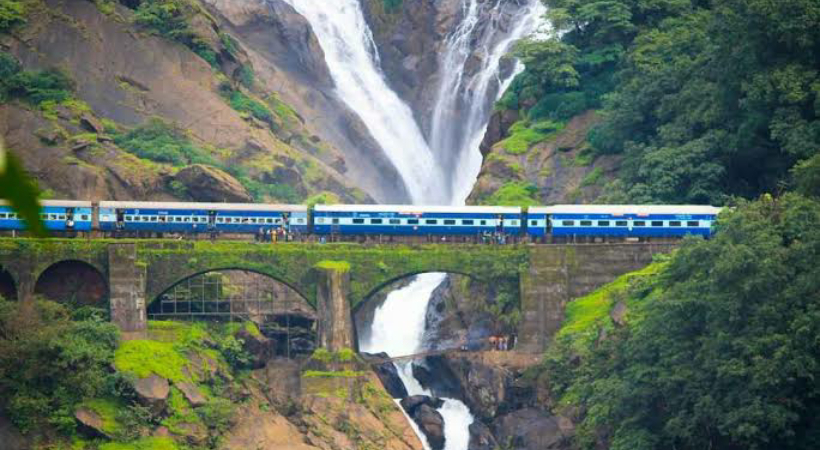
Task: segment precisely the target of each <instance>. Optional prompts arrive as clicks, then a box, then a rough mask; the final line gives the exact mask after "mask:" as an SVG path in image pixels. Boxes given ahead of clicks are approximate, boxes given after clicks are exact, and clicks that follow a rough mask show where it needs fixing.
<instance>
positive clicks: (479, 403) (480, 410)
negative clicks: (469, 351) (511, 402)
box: [445, 354, 513, 420]
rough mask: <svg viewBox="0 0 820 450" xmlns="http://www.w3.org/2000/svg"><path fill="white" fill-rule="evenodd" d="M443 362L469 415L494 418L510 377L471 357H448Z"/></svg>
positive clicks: (504, 370) (501, 402)
mask: <svg viewBox="0 0 820 450" xmlns="http://www.w3.org/2000/svg"><path fill="white" fill-rule="evenodd" d="M445 360H446V363H445V364H446V366H447V367H448V368H449V370H450V371H451V372H452V373H453V374H454V375H455V377H456V378H457V379H458V380H459V382H460V383H461V385H462V389H463V392H464V402H465V403H466V404H467V406H469V407H470V410H471V411H472V413H473V414H474V415H476V416H477V417H479V418H481V419H483V420H490V419H492V418H493V417H495V416H496V415H497V414H498V412H499V409H500V408H501V406H502V405H503V404H504V403H505V402H506V401H507V400H508V389H509V386H510V384H512V381H513V376H512V374H511V373H510V372H509V371H508V370H507V369H505V368H503V367H496V366H493V365H490V364H485V363H483V362H482V361H481V360H478V359H477V358H475V357H473V356H462V355H457V354H456V355H448V356H446V357H445Z"/></svg>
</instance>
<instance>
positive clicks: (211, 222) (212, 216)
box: [208, 211, 216, 230]
mask: <svg viewBox="0 0 820 450" xmlns="http://www.w3.org/2000/svg"><path fill="white" fill-rule="evenodd" d="M215 228H216V211H208V230H213V229H215Z"/></svg>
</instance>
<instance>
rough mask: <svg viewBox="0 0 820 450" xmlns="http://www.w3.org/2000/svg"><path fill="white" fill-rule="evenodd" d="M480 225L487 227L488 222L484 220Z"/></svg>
mask: <svg viewBox="0 0 820 450" xmlns="http://www.w3.org/2000/svg"><path fill="white" fill-rule="evenodd" d="M479 225H487V221H486V220H482V221H481V222H479Z"/></svg>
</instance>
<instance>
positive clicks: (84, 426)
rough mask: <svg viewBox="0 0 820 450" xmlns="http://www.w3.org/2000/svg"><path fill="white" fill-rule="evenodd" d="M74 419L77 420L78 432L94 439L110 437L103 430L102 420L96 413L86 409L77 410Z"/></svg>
mask: <svg viewBox="0 0 820 450" xmlns="http://www.w3.org/2000/svg"><path fill="white" fill-rule="evenodd" d="M74 418H75V419H77V422H78V424H79V430H80V432H81V433H83V434H85V435H86V436H89V437H92V438H95V437H110V436H108V433H106V432H105V430H103V428H104V427H105V425H104V424H103V419H102V417H100V415H99V414H97V413H96V412H94V411H92V410H90V409H88V408H83V407H81V408H78V409H77V410H76V411H75V412H74Z"/></svg>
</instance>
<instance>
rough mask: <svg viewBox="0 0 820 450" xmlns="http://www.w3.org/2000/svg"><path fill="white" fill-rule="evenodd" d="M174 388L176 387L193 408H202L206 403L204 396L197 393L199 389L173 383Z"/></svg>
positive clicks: (192, 385)
mask: <svg viewBox="0 0 820 450" xmlns="http://www.w3.org/2000/svg"><path fill="white" fill-rule="evenodd" d="M174 386H176V387H177V389H179V390H180V392H182V394H183V395H185V398H186V399H187V400H188V403H190V404H191V406H193V407H194V408H196V407H199V406H202V405H204V404H205V403H207V401H208V400H207V399H206V398H205V396H204V395H202V393H201V392H199V389H197V387H196V386H195V385H194V384H192V383H174Z"/></svg>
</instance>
